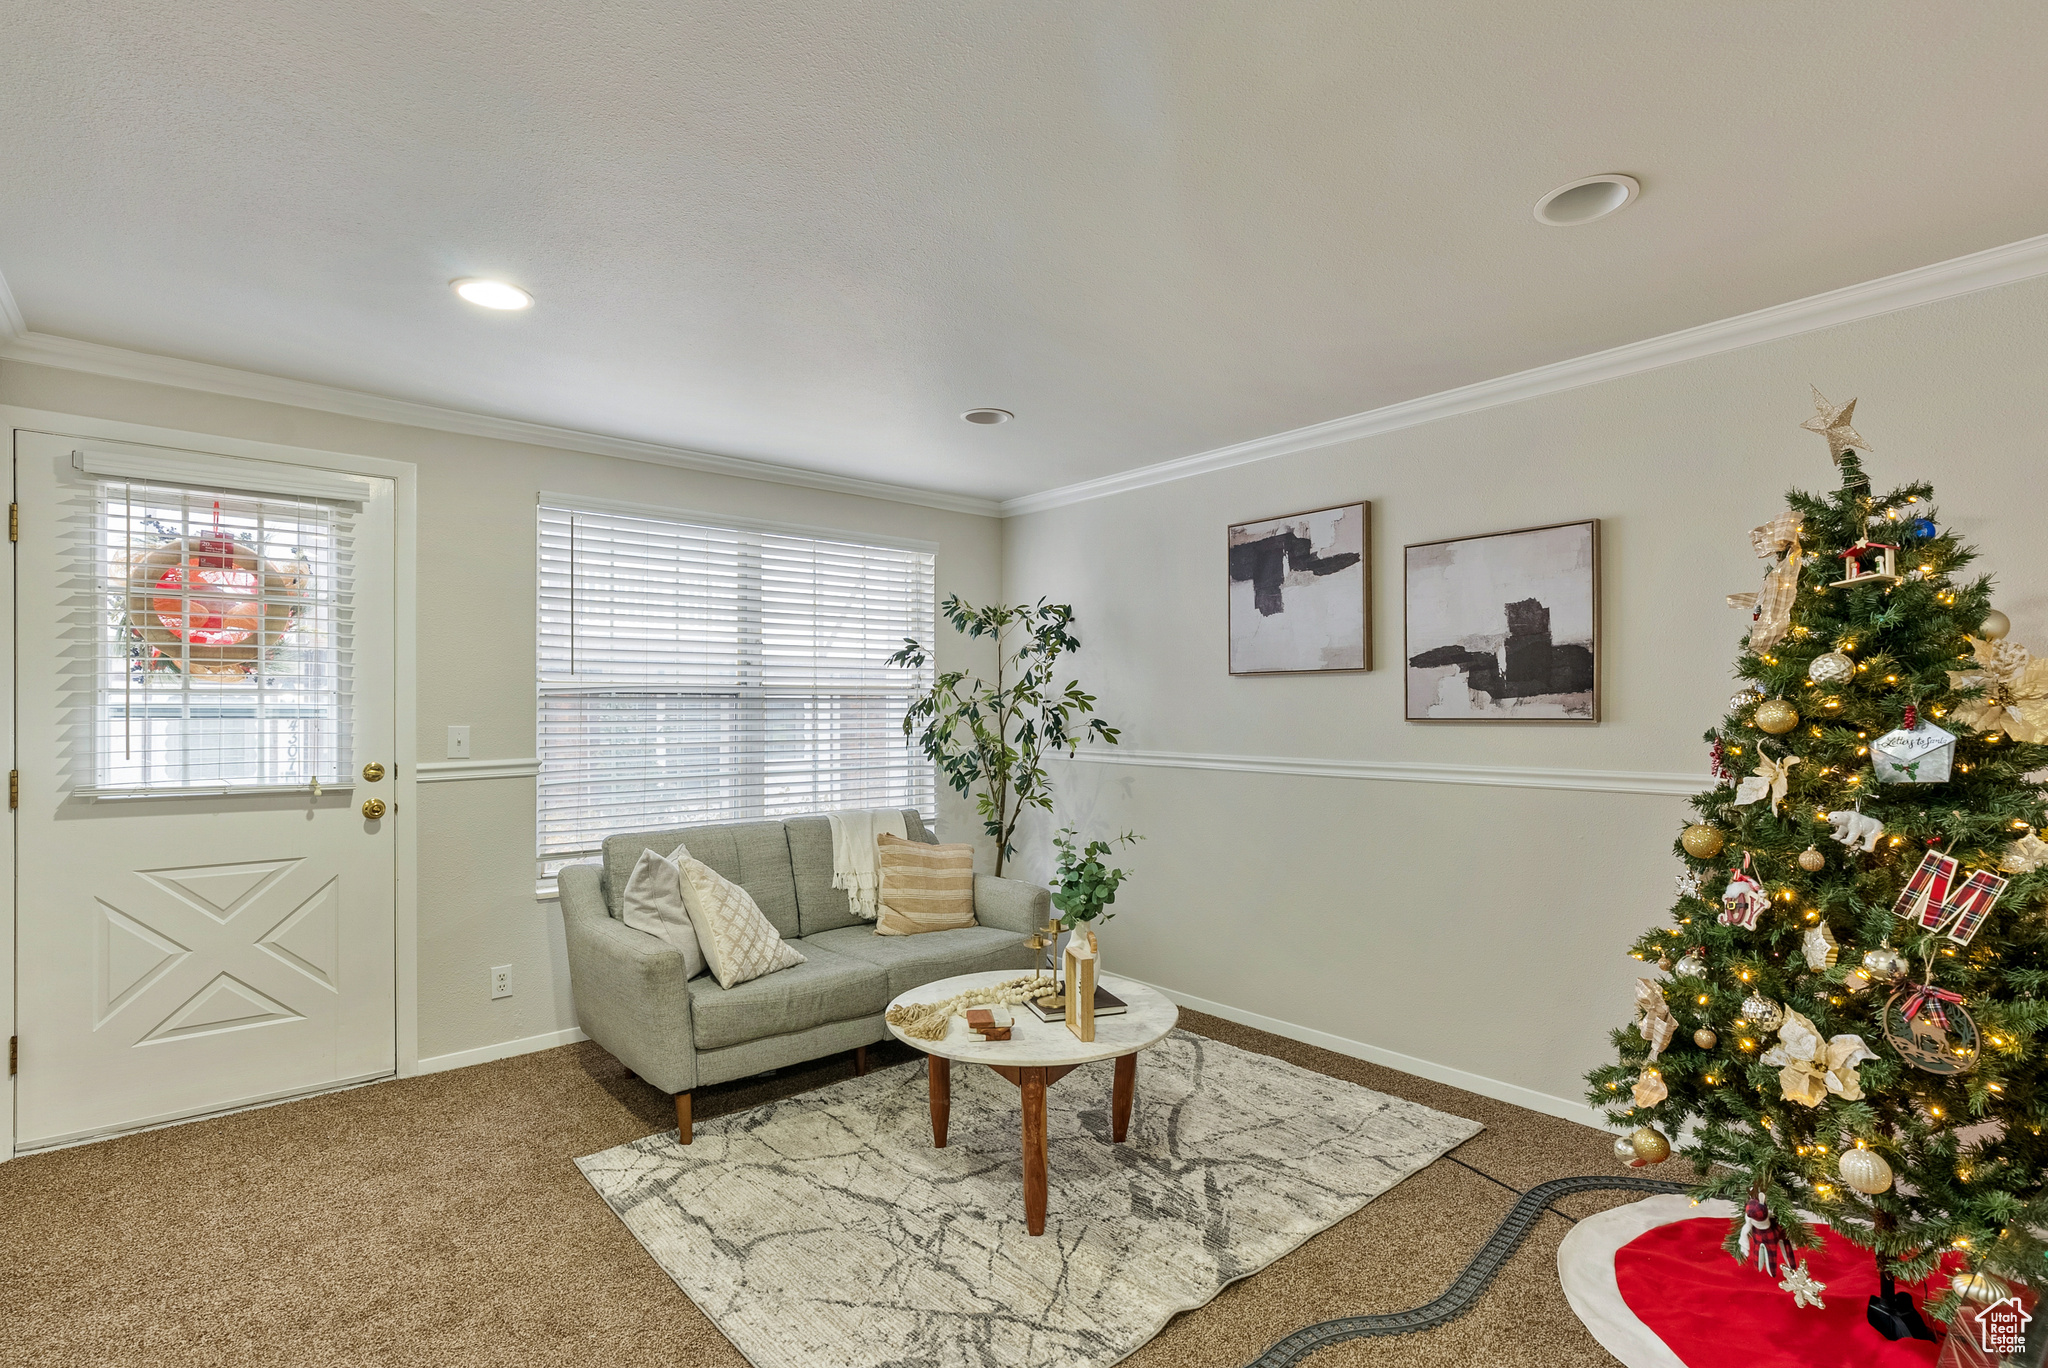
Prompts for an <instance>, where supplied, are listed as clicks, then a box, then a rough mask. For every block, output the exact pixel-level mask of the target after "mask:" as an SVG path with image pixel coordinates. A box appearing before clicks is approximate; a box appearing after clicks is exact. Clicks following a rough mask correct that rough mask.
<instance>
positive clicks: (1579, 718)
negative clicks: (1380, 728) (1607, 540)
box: [1401, 518, 1600, 723]
mask: <svg viewBox="0 0 2048 1368" xmlns="http://www.w3.org/2000/svg"><path fill="white" fill-rule="evenodd" d="M1401 603H1402V652H1401V667H1402V671H1403V680H1402V690H1401V694H1402V699H1403V702H1404V715H1405V716H1406V718H1407V720H1408V721H1410V722H1451V721H1460V722H1465V721H1488V722H1493V721H1511V722H1591V723H1597V722H1599V720H1600V520H1599V519H1598V518H1587V519H1581V520H1579V521H1576V522H1563V523H1548V524H1545V525H1543V526H1540V527H1521V528H1515V529H1513V530H1510V531H1506V532H1485V533H1480V534H1478V535H1476V536H1469V537H1448V538H1444V539H1441V540H1438V541H1431V542H1417V543H1414V544H1412V545H1409V546H1406V547H1404V548H1402V554H1401Z"/></svg>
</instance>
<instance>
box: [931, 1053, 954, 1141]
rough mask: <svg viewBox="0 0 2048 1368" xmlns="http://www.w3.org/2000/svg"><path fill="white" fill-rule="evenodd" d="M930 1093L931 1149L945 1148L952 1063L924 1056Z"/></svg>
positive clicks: (951, 1111)
mask: <svg viewBox="0 0 2048 1368" xmlns="http://www.w3.org/2000/svg"><path fill="white" fill-rule="evenodd" d="M925 1064H926V1066H927V1069H928V1071H929V1078H928V1080H927V1081H928V1082H929V1083H930V1084H931V1093H932V1148H933V1149H944V1148H945V1147H946V1123H947V1122H948V1121H949V1120H951V1119H952V1116H953V1061H952V1060H950V1059H942V1058H940V1057H939V1056H938V1055H926V1056H925Z"/></svg>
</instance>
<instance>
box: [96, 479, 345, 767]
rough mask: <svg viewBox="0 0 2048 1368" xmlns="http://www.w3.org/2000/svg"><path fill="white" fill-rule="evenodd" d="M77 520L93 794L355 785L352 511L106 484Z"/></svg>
mask: <svg viewBox="0 0 2048 1368" xmlns="http://www.w3.org/2000/svg"><path fill="white" fill-rule="evenodd" d="M72 516H73V523H74V528H75V530H76V532H77V534H78V536H79V541H80V544H81V549H82V551H83V553H84V556H85V559H86V560H87V561H88V562H89V564H90V567H91V571H90V573H91V578H92V583H93V586H94V590H95V593H94V600H95V602H96V604H97V608H96V611H94V612H92V613H90V614H84V613H78V614H74V615H73V617H72V622H73V624H74V629H75V630H79V631H82V632H85V631H89V633H90V635H91V639H92V650H91V653H90V661H91V665H90V683H89V685H88V686H87V692H88V693H89V696H90V710H91V715H92V721H93V726H92V735H93V746H92V766H91V770H92V772H91V775H90V778H89V779H88V780H87V781H86V782H83V783H79V784H78V785H77V787H78V788H79V789H80V790H81V791H83V792H86V793H90V794H92V795H94V796H98V797H119V796H123V795H144V794H148V795H159V794H175V793H179V792H192V793H220V792H230V793H240V792H266V791H275V790H278V789H290V788H308V787H310V786H311V785H313V784H314V783H316V782H317V783H320V784H323V785H336V784H340V783H343V782H345V779H344V777H343V776H344V772H345V770H346V768H347V766H348V763H349V757H350V755H351V754H352V750H351V746H352V742H351V738H350V735H349V730H350V716H351V707H350V702H351V688H352V684H353V670H352V663H351V662H352V651H351V626H352V615H353V592H352V585H351V579H352V575H351V568H352V561H353V554H352V553H353V549H354V533H353V522H354V516H353V510H352V508H351V507H350V506H348V505H346V504H336V503H328V502H324V501H320V500H315V499H306V498H298V497H292V496H290V495H284V496H269V495H255V494H248V493H238V492H234V491H230V490H225V489H218V488H192V487H187V486H181V485H173V484H166V483H158V482H152V481H148V480H141V479H135V480H122V479H111V480H110V479H101V480H97V481H93V482H92V483H91V484H90V486H88V487H87V489H86V490H84V491H82V493H81V497H80V499H79V502H78V504H77V505H76V506H75V509H74V512H73V515H72ZM80 663H81V664H82V663H83V662H82V661H81V662H80ZM83 673H84V672H83V671H79V672H76V673H74V674H73V681H74V684H84V683H86V679H85V678H84V677H83Z"/></svg>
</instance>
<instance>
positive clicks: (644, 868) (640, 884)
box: [619, 846, 705, 978]
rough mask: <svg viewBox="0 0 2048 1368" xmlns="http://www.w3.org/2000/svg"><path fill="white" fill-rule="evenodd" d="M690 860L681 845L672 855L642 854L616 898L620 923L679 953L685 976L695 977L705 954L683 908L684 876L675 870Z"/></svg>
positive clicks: (701, 968)
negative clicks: (656, 939)
mask: <svg viewBox="0 0 2048 1368" xmlns="http://www.w3.org/2000/svg"><path fill="white" fill-rule="evenodd" d="M689 858H690V852H689V851H687V850H685V849H683V848H682V847H681V846H677V847H676V849H675V853H674V854H673V855H660V854H657V853H656V852H654V851H652V850H643V851H641V852H640V858H639V860H638V861H637V862H636V863H635V864H634V865H633V873H632V876H631V877H630V878H628V879H627V880H626V891H625V892H624V893H623V894H621V895H620V896H619V920H620V921H622V922H624V923H625V924H626V925H628V926H630V927H632V928H633V929H634V930H635V931H645V932H646V933H647V934H648V935H650V936H659V937H661V938H662V939H663V940H665V941H667V942H668V943H669V944H670V945H671V946H673V947H675V948H676V949H677V950H680V951H681V952H682V955H683V965H684V968H685V969H686V970H687V972H686V973H685V974H684V977H685V978H695V977H697V975H699V974H701V973H703V972H704V969H705V963H704V951H703V949H702V948H701V947H700V946H699V945H698V944H697V931H696V928H695V927H693V926H691V925H690V913H689V910H688V909H687V908H685V907H684V906H683V874H682V870H681V869H680V868H679V867H678V861H681V860H687V859H689Z"/></svg>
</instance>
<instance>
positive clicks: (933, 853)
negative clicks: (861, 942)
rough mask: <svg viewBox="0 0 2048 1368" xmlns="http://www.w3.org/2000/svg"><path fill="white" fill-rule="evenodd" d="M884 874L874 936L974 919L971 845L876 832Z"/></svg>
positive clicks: (950, 927)
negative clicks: (938, 842) (935, 842)
mask: <svg viewBox="0 0 2048 1368" xmlns="http://www.w3.org/2000/svg"><path fill="white" fill-rule="evenodd" d="M875 868H876V870H877V871H878V872H879V873H880V874H881V876H882V891H881V894H880V897H879V901H880V903H881V907H882V914H881V916H880V917H878V918H876V920H875V934H876V935H878V936H915V935H920V934H922V933H923V932H926V931H957V930H958V929H960V928H961V927H963V926H973V925H974V924H975V923H974V847H973V846H970V845H926V844H925V843H924V842H923V841H906V840H904V839H903V838H902V837H901V836H891V835H888V834H887V833H884V834H883V835H880V836H877V837H876V838H875Z"/></svg>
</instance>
